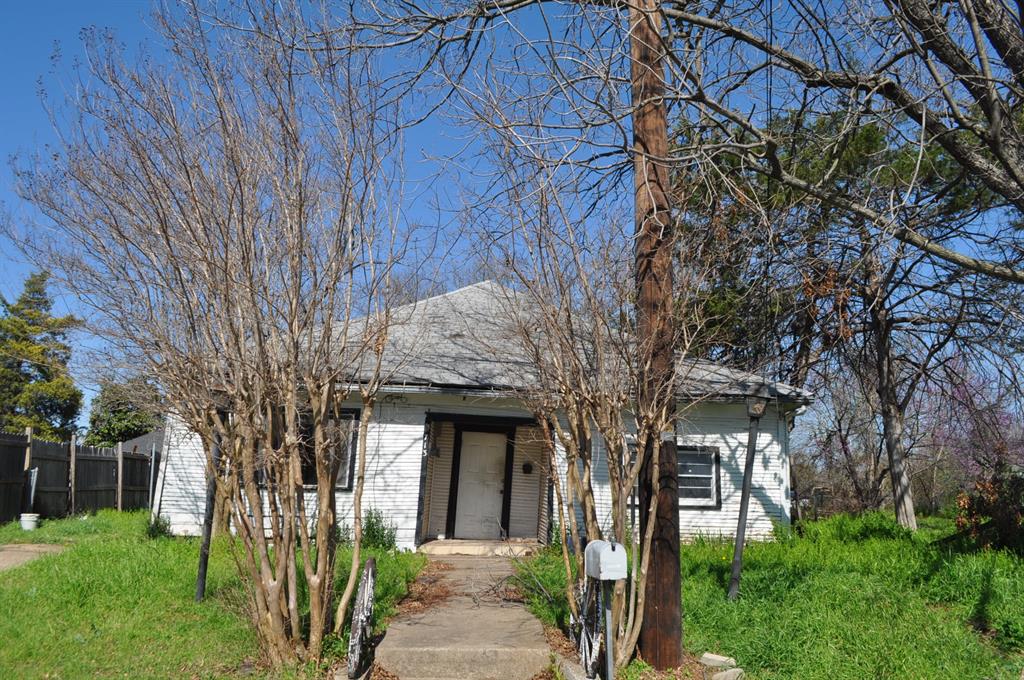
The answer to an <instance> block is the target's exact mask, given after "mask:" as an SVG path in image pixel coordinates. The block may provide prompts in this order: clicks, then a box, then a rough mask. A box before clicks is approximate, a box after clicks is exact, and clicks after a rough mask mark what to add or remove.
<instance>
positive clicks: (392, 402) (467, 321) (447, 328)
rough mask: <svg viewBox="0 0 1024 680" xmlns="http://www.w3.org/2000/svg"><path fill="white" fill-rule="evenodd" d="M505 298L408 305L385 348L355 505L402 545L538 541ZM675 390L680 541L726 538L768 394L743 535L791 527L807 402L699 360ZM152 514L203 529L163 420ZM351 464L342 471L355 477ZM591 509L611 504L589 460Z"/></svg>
mask: <svg viewBox="0 0 1024 680" xmlns="http://www.w3.org/2000/svg"><path fill="white" fill-rule="evenodd" d="M507 293H508V291H506V290H505V289H502V288H500V287H499V286H497V285H496V284H493V283H489V282H484V283H479V284H474V285H472V286H468V287H465V288H462V289H459V290H456V291H454V292H451V293H448V294H445V295H440V296H437V297H432V298H428V299H426V300H421V301H420V302H417V303H415V304H414V305H410V306H408V307H407V308H404V312H405V313H404V314H399V315H396V318H399V319H401V321H400V323H399V324H398V325H397V326H396V327H395V328H394V330H393V331H392V334H391V336H392V337H391V339H390V340H389V346H388V356H387V357H386V362H389V364H390V369H391V370H390V374H391V375H392V378H391V379H390V382H389V385H388V386H387V388H386V390H384V394H383V395H382V397H381V398H380V400H379V403H378V405H377V406H376V408H375V413H374V418H373V422H372V425H371V427H370V435H369V437H370V439H369V441H368V442H367V465H366V473H367V474H366V486H365V490H364V495H363V506H364V510H365V509H369V508H376V509H379V510H381V511H383V512H384V513H385V514H386V515H387V516H388V517H389V518H390V519H391V520H392V521H393V522H395V524H396V525H397V527H398V541H399V544H400V545H401V546H402V547H406V548H414V547H416V546H419V545H422V544H424V543H426V542H428V541H432V540H435V539H437V538H439V537H446V538H449V539H452V538H454V539H499V538H502V537H508V538H513V539H526V540H533V541H540V542H546V541H547V540H548V538H549V531H550V526H551V517H552V515H553V514H556V513H553V509H552V506H553V503H554V498H553V496H554V494H553V492H552V488H551V483H550V480H549V476H548V472H547V471H548V461H547V460H546V456H545V454H544V450H543V447H542V446H541V442H540V439H539V434H538V429H537V427H536V426H535V422H534V420H533V417H532V416H531V414H530V413H529V412H528V411H527V410H526V409H525V408H523V406H522V404H521V403H520V402H518V401H517V399H516V398H515V396H514V389H515V388H517V387H522V386H523V385H522V383H523V382H524V381H525V380H528V376H529V375H530V370H529V366H528V365H527V363H526V362H525V360H524V359H522V358H517V357H519V356H520V355H519V353H518V352H517V350H516V348H515V346H514V345H515V343H514V340H513V338H512V337H511V336H510V334H509V333H508V332H507V329H506V332H505V333H502V332H501V329H500V328H497V327H495V326H494V319H495V318H497V317H498V313H497V310H496V305H497V304H498V302H497V300H498V298H499V297H500V298H502V299H504V300H507V297H506V295H507ZM681 375H685V378H684V379H683V380H681V383H682V384H681V385H680V386H679V393H680V412H681V414H682V415H681V417H680V422H679V425H678V430H677V440H678V445H679V479H680V496H681V498H680V510H679V518H680V528H681V529H680V530H681V533H682V534H683V535H684V536H694V535H697V534H710V535H719V534H721V535H730V534H732V533H734V532H735V530H736V522H737V517H738V514H739V499H740V487H741V484H742V477H743V461H744V457H745V452H746V443H747V426H748V422H749V421H748V419H747V416H746V407H745V403H744V402H745V399H746V397H747V396H749V395H754V394H757V395H760V396H767V397H768V398H770V400H771V402H770V405H769V408H768V411H767V413H766V414H765V416H764V417H762V418H761V425H760V434H759V436H758V440H757V457H756V464H755V467H754V476H753V492H752V494H751V505H750V511H749V525H748V536H753V537H767V536H768V535H769V534H770V532H771V530H772V526H773V523H782V524H786V523H788V522H789V520H790V517H789V494H790V490H789V479H790V476H789V437H788V433H789V424H790V423H791V422H792V419H793V418H794V416H795V414H796V412H797V411H798V410H799V409H800V407H801V406H803V405H804V404H806V403H807V402H808V401H809V397H808V395H806V394H805V393H803V392H801V391H799V390H796V389H794V388H792V387H789V386H787V385H783V384H780V383H772V382H766V381H764V380H762V379H760V378H758V377H757V376H754V375H750V374H746V373H740V372H736V371H733V370H730V369H726V368H723V367H720V366H715V365H711V364H707V363H700V362H695V363H689V364H687V367H686V371H685V372H683V373H681ZM163 451H164V455H163V462H162V465H161V467H160V470H159V474H158V479H157V487H156V493H155V499H154V504H153V513H154V515H161V516H163V517H165V518H167V519H168V520H169V521H170V524H171V529H172V531H173V532H174V533H177V534H193V535H194V534H199V533H200V531H201V527H202V520H203V504H204V503H205V462H204V453H203V451H202V448H201V444H200V442H199V439H198V437H197V436H195V435H194V434H192V433H191V432H189V431H188V430H187V429H185V428H184V427H183V426H182V424H181V423H180V421H175V420H174V419H173V418H172V419H169V422H168V426H167V428H166V433H165V441H164V445H163ZM351 467H352V465H351V463H350V464H349V465H348V468H349V469H351ZM595 487H596V496H597V498H596V500H597V503H598V509H599V514H600V516H601V517H602V519H607V518H608V515H609V513H610V510H611V501H610V495H609V490H608V484H607V469H606V468H605V467H604V465H603V461H602V460H601V456H600V451H597V452H595ZM351 504H352V491H351V479H350V475H349V474H348V470H344V471H343V472H342V474H341V475H340V479H339V486H338V490H337V507H338V512H339V514H340V519H341V521H345V518H346V516H349V515H350V514H351V509H352V505H351Z"/></svg>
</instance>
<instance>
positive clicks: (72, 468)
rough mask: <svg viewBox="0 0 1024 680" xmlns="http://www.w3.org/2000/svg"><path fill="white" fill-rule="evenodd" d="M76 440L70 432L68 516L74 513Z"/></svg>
mask: <svg viewBox="0 0 1024 680" xmlns="http://www.w3.org/2000/svg"><path fill="white" fill-rule="evenodd" d="M77 449H78V440H77V438H76V437H75V433H74V432H72V433H71V438H70V439H69V440H68V516H69V517H70V516H71V515H74V514H75V467H77V466H76V464H75V461H76V460H77V458H78V451H77Z"/></svg>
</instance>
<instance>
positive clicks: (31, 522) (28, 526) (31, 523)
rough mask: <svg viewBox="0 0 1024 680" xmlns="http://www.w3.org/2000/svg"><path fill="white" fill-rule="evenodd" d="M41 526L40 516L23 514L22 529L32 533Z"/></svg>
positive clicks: (29, 513)
mask: <svg viewBox="0 0 1024 680" xmlns="http://www.w3.org/2000/svg"><path fill="white" fill-rule="evenodd" d="M38 526H39V514H38V513H35V512H23V513H21V528H22V529H24V530H25V531H32V530H33V529H36V528H37V527H38Z"/></svg>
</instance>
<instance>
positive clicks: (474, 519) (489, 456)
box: [455, 432, 506, 540]
mask: <svg viewBox="0 0 1024 680" xmlns="http://www.w3.org/2000/svg"><path fill="white" fill-rule="evenodd" d="M505 440H506V437H505V435H504V434H501V433H494V432H463V433H462V453H461V455H460V460H459V495H458V500H457V502H456V504H455V538H477V539H488V540H491V539H499V538H501V491H502V486H503V485H504V480H505Z"/></svg>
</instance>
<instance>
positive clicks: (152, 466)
mask: <svg viewBox="0 0 1024 680" xmlns="http://www.w3.org/2000/svg"><path fill="white" fill-rule="evenodd" d="M155 475H156V442H153V443H152V444H151V445H150V447H149V494H148V497H149V510H150V512H152V511H153V477H154V476H155Z"/></svg>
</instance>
